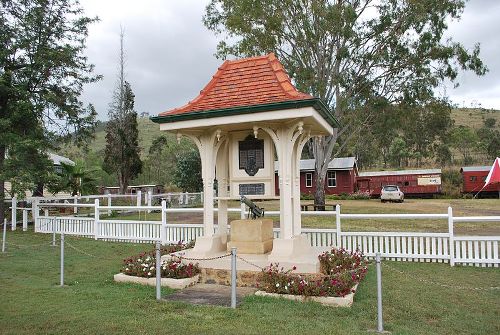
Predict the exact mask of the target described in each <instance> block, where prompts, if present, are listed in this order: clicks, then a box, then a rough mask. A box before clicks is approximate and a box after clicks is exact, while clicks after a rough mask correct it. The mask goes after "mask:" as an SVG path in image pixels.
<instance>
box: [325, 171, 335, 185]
mask: <svg viewBox="0 0 500 335" xmlns="http://www.w3.org/2000/svg"><path fill="white" fill-rule="evenodd" d="M331 173H333V178H331V177H330V174H331ZM331 180H333V181H334V185H333V186H332V185H330V181H331ZM326 182H327V185H328V187H337V171H327V172H326Z"/></svg>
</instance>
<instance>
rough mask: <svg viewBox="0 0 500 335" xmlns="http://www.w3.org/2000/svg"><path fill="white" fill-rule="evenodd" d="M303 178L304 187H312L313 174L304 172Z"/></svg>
mask: <svg viewBox="0 0 500 335" xmlns="http://www.w3.org/2000/svg"><path fill="white" fill-rule="evenodd" d="M308 176H309V177H310V178H311V179H310V180H309V181H310V183H308V182H307V181H308V178H307V177H308ZM305 178H306V187H313V174H312V172H306V175H305Z"/></svg>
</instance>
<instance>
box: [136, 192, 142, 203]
mask: <svg viewBox="0 0 500 335" xmlns="http://www.w3.org/2000/svg"><path fill="white" fill-rule="evenodd" d="M141 203H142V192H141V190H137V207H141Z"/></svg>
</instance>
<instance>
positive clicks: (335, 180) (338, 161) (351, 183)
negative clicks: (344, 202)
mask: <svg viewBox="0 0 500 335" xmlns="http://www.w3.org/2000/svg"><path fill="white" fill-rule="evenodd" d="M275 169H276V171H277V169H278V165H277V162H275ZM357 175H358V168H357V164H356V158H355V157H341V158H334V159H333V160H332V161H331V162H330V164H328V170H327V173H326V178H325V194H351V193H354V192H355V191H356V189H355V187H356V177H357ZM275 176H276V182H275V185H276V186H275V187H276V194H277V195H278V194H279V178H278V173H277V172H276V175H275ZM315 192H316V171H315V161H314V159H301V160H300V193H302V194H314V193H315Z"/></svg>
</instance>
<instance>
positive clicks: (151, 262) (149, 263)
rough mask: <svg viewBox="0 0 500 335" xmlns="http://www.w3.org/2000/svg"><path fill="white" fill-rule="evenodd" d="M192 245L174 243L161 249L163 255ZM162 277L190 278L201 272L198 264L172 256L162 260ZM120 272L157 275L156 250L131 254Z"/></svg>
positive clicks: (146, 275)
mask: <svg viewBox="0 0 500 335" xmlns="http://www.w3.org/2000/svg"><path fill="white" fill-rule="evenodd" d="M189 247H191V243H188V244H182V243H178V244H172V245H168V246H164V247H162V248H161V250H160V254H161V255H169V254H171V253H173V252H176V251H179V250H183V249H187V248H189ZM160 269H161V277H162V278H175V279H181V278H190V277H193V276H195V275H197V274H198V273H200V268H199V267H198V264H193V263H189V264H184V263H182V261H181V260H180V259H174V258H171V259H169V260H166V261H162V262H161V267H160ZM120 272H122V273H124V274H126V275H129V276H136V277H145V278H151V277H155V276H156V252H155V251H154V250H153V251H148V252H143V253H141V254H139V255H136V256H131V257H129V258H126V259H124V260H123V265H122V268H121V270H120Z"/></svg>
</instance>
